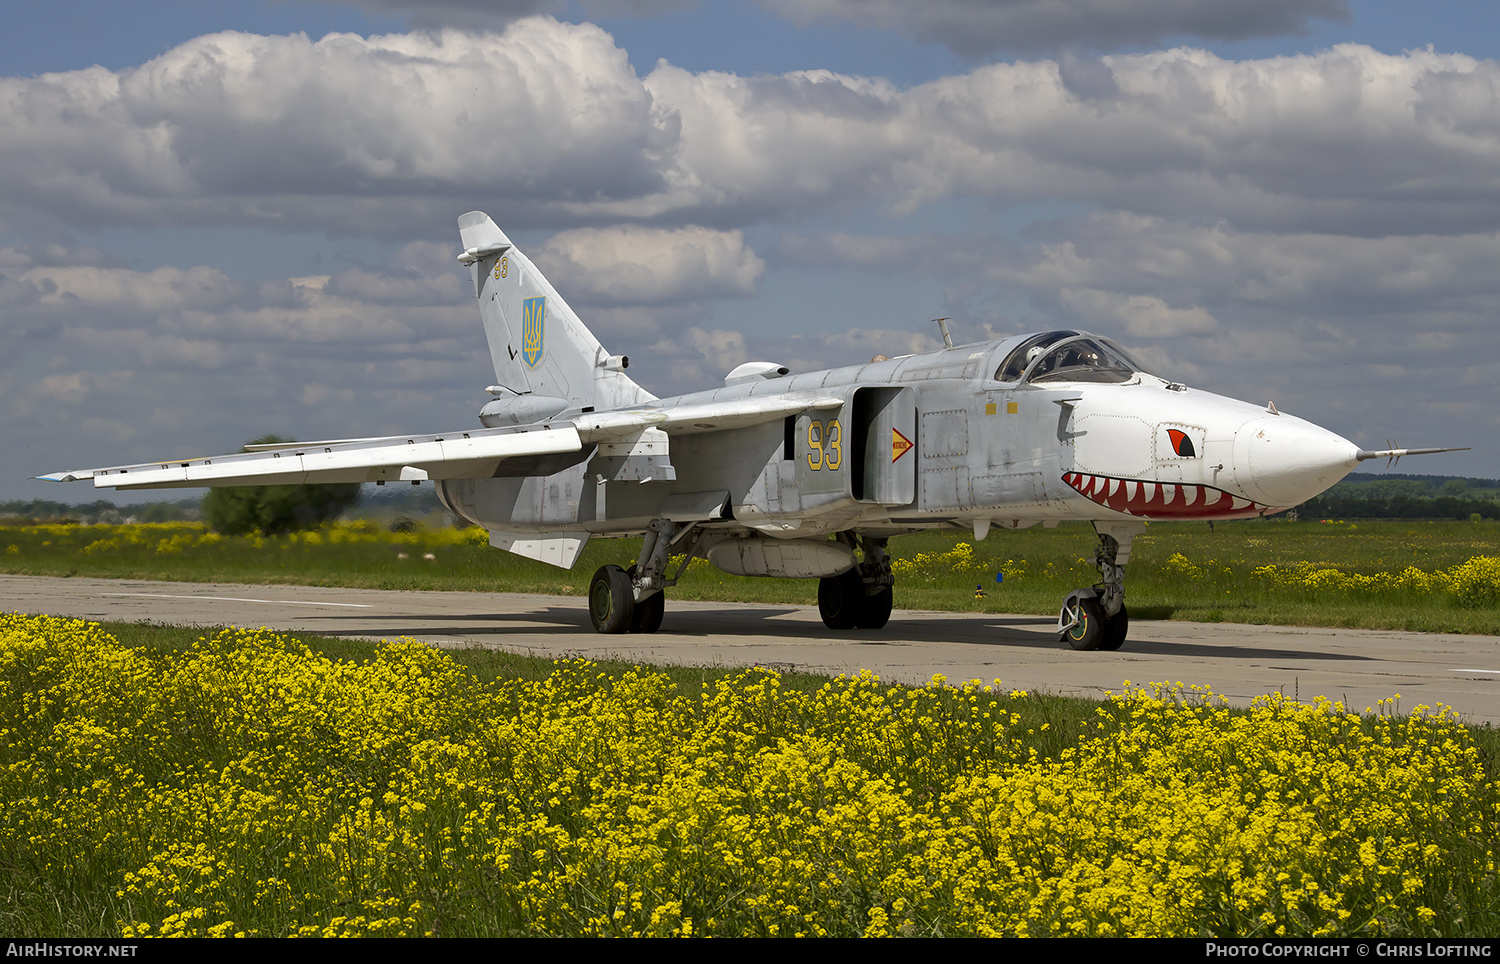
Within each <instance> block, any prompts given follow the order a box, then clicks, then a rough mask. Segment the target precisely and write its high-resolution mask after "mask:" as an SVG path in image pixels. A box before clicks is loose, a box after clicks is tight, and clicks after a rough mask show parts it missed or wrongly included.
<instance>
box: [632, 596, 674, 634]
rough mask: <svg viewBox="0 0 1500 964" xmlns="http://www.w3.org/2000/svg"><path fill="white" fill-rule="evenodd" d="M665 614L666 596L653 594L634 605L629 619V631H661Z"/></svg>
mask: <svg viewBox="0 0 1500 964" xmlns="http://www.w3.org/2000/svg"><path fill="white" fill-rule="evenodd" d="M666 613H667V594H666V593H664V592H654V593H652V594H651V595H649V596H647V597H646V598H645V599H642V600H641V601H640V602H638V603H636V604H635V613H634V614H633V615H632V616H631V617H630V631H631V632H632V633H654V632H656V631H657V630H658V629H661V620H662V617H663V616H665V615H666Z"/></svg>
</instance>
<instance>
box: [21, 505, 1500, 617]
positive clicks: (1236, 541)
mask: <svg viewBox="0 0 1500 964" xmlns="http://www.w3.org/2000/svg"><path fill="white" fill-rule="evenodd" d="M193 531H198V530H191V529H187V528H182V527H175V528H174V527H159V528H152V527H144V526H136V527H125V526H122V527H105V526H94V527H80V526H46V527H29V528H23V527H17V528H0V571H3V572H8V573H14V574H24V575H45V576H94V577H104V578H116V579H126V578H129V579H157V580H173V581H188V582H245V583H293V584H303V585H317V586H349V587H359V588H371V589H396V590H448V591H461V592H472V591H497V592H531V593H544V594H554V595H572V596H582V595H583V594H584V593H585V591H586V589H587V585H588V580H589V577H590V576H591V574H592V573H593V572H594V570H595V569H596V568H598V567H599V566H601V565H604V564H606V563H617V564H620V565H629V564H630V563H631V562H633V561H634V559H635V556H636V553H637V551H638V549H639V541H638V540H634V539H624V540H605V539H595V540H593V541H592V542H591V543H590V544H589V545H588V547H587V548H586V550H585V551H584V553H583V555H582V557H581V558H580V559H579V561H578V563H577V565H575V566H574V568H573V569H572V570H571V571H563V570H559V569H556V568H554V567H552V566H548V565H545V564H543V563H539V562H533V561H531V560H527V559H522V558H520V557H517V556H512V555H510V554H508V553H504V552H501V551H499V550H496V549H492V548H489V547H488V546H486V545H483V544H473V541H472V540H469V541H466V540H464V538H463V537H462V536H458V535H456V534H454V533H453V532H452V531H451V530H450V531H446V532H442V531H439V532H433V531H418V532H415V533H411V534H405V535H397V534H379V533H375V532H374V531H373V530H372V531H369V532H367V534H366V535H365V536H364V537H362V538H361V539H359V540H356V541H345V542H330V541H329V540H328V539H326V538H323V539H318V540H316V541H312V540H309V539H307V538H305V537H297V536H292V537H280V538H274V539H264V540H261V539H249V538H225V539H217V540H213V541H203V542H199V543H198V544H185V545H175V547H174V544H173V543H172V542H171V540H172V539H173V538H177V539H178V540H179V543H191V542H192V540H191V539H189V538H187V537H186V536H184V535H183V533H186V532H193ZM129 532H133V533H135V536H134V537H132V538H125V537H124V536H122V535H121V533H129ZM111 533H114V535H111ZM174 534H175V535H174ZM1094 541H1095V540H1094V534H1093V532H1092V530H1091V529H1090V528H1089V526H1087V525H1086V524H1064V525H1060V526H1058V527H1056V528H1053V529H1047V528H1043V527H1041V526H1036V527H1033V528H1030V529H1023V530H1021V531H1019V532H1005V531H1002V530H992V532H991V534H990V536H989V538H988V539H987V540H985V541H984V542H980V543H974V545H973V552H972V556H958V555H955V554H954V552H953V550H954V547H955V546H956V545H958V544H959V543H962V542H968V543H973V537H972V535H971V534H966V533H957V532H925V533H916V534H913V535H909V536H903V537H901V538H898V539H894V540H892V542H891V552H892V555H893V556H894V557H895V558H896V559H907V560H910V559H915V558H916V557H917V556H919V555H922V554H926V555H927V556H928V557H929V559H928V560H927V561H925V562H924V563H923V564H922V565H920V566H918V567H917V569H916V571H914V572H911V573H909V574H905V575H903V576H902V577H901V579H900V580H899V582H898V585H897V588H896V605H897V606H898V607H899V608H903V609H931V610H948V611H960V612H962V611H979V612H991V613H999V612H1005V613H1022V614H1036V615H1041V614H1051V613H1053V612H1055V611H1056V609H1057V606H1058V605H1059V603H1060V602H1061V600H1062V598H1063V596H1065V595H1066V594H1067V593H1068V592H1069V591H1071V590H1072V589H1075V588H1078V587H1081V586H1087V585H1090V584H1092V583H1094V582H1095V581H1096V580H1097V578H1098V576H1097V573H1096V571H1095V570H1094V568H1093V565H1092V553H1093V547H1094ZM100 545H103V546H104V547H105V548H98V546H100ZM90 546H95V548H94V549H93V550H92V551H90V548H89V547H90ZM163 547H165V548H163ZM403 553H404V554H405V556H406V558H404V559H403V558H400V555H401V554H403ZM428 554H431V555H432V556H433V557H434V558H433V559H431V560H428V559H425V558H424V556H426V555H428ZM1179 555H1180V556H1181V557H1182V559H1181V560H1180V561H1178V562H1174V561H1173V559H1174V556H1179ZM1486 555H1500V529H1497V527H1495V526H1494V525H1493V524H1474V523H1468V522H1359V523H1332V524H1329V523H1320V522H1290V521H1283V520H1276V521H1259V522H1244V523H1220V524H1218V525H1216V526H1214V527H1213V528H1210V527H1209V526H1208V525H1206V524H1203V523H1183V524H1175V525H1174V524H1158V525H1152V526H1150V527H1149V529H1148V530H1147V532H1146V533H1145V534H1144V535H1142V536H1140V537H1138V538H1137V539H1136V540H1135V544H1134V551H1133V555H1132V558H1131V560H1130V564H1129V567H1128V569H1127V575H1126V589H1127V593H1128V600H1129V606H1130V610H1131V614H1132V618H1134V619H1137V620H1139V619H1189V620H1198V621H1208V622H1240V623H1260V624H1286V625H1307V626H1337V627H1357V628H1369V629H1405V630H1416V631H1426V632H1463V633H1483V634H1490V635H1500V607H1496V606H1494V605H1480V606H1466V605H1464V604H1463V603H1464V602H1465V600H1461V599H1458V598H1455V597H1454V596H1453V595H1451V594H1448V593H1443V592H1414V591H1406V592H1399V593H1386V594H1371V593H1358V592H1353V591H1341V590H1318V591H1312V590H1308V591H1300V590H1296V589H1289V588H1286V587H1277V586H1274V585H1272V584H1271V583H1270V582H1269V581H1268V580H1266V579H1264V578H1260V577H1257V576H1255V574H1254V571H1255V569H1256V568H1258V567H1262V566H1268V565H1275V566H1281V567H1286V568H1290V567H1295V566H1296V565H1297V564H1299V563H1310V564H1312V565H1314V566H1315V567H1318V568H1336V569H1339V570H1341V571H1344V572H1350V573H1365V574H1371V573H1378V572H1399V571H1401V570H1403V569H1405V568H1406V567H1408V566H1412V567H1416V568H1418V569H1421V570H1424V571H1428V572H1432V571H1441V570H1447V569H1449V568H1451V567H1453V566H1457V565H1460V564H1462V563H1464V562H1466V561H1467V560H1469V559H1471V558H1473V557H1476V556H1486ZM1001 571H1004V572H1006V573H1007V575H1006V577H1005V580H1004V582H1002V583H997V582H996V581H995V575H996V573H997V572H1001ZM976 585H978V586H981V587H982V588H983V589H984V591H985V594H986V595H985V596H984V597H983V598H976V597H975V595H974V590H975V586H976ZM670 596H671V598H673V599H694V600H715V601H726V602H764V603H775V604H792V605H813V604H815V603H816V601H817V581H816V580H791V579H752V578H746V577H739V576H732V575H728V574H726V573H722V572H719V571H718V570H715V569H713V568H712V567H710V566H708V565H707V564H706V563H703V562H699V563H696V564H695V565H694V566H693V567H692V568H691V569H690V570H689V572H688V573H687V575H686V576H685V577H684V578H683V580H682V582H681V583H680V584H679V585H678V586H676V587H674V588H673V589H672V590H670Z"/></svg>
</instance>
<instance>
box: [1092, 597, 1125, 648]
mask: <svg viewBox="0 0 1500 964" xmlns="http://www.w3.org/2000/svg"><path fill="white" fill-rule="evenodd" d="M1129 631H1130V615H1129V613H1127V612H1126V611H1125V604H1124V603H1120V611H1119V612H1117V613H1115V614H1114V615H1113V616H1105V617H1104V638H1103V639H1101V640H1100V641H1099V648H1100V649H1106V650H1109V651H1110V652H1114V651H1115V650H1117V649H1119V648H1120V647H1121V646H1123V645H1125V635H1126V634H1127V633H1128V632H1129Z"/></svg>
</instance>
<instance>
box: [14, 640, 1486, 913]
mask: <svg viewBox="0 0 1500 964" xmlns="http://www.w3.org/2000/svg"><path fill="white" fill-rule="evenodd" d="M202 634H203V630H201V629H193V630H183V629H171V628H166V627H155V626H138V625H117V626H113V627H108V628H106V627H101V626H99V625H97V624H92V625H91V624H87V623H81V622H77V621H69V620H58V619H51V618H48V617H40V618H31V617H18V616H8V617H0V729H3V730H4V731H5V733H6V740H5V741H4V743H3V747H0V754H3V756H0V888H3V891H4V898H3V900H0V907H3V908H4V909H3V911H0V914H3V915H4V916H3V918H0V919H3V920H4V923H5V925H6V927H5V929H6V931H7V932H10V933H51V934H64V935H70V936H82V935H108V934H121V935H125V936H140V935H147V934H151V935H162V934H185V935H198V934H204V935H230V934H238V933H245V934H262V935H267V936H272V935H288V934H303V935H309V936H312V935H333V934H349V935H366V934H369V935H374V934H391V935H404V934H412V935H420V934H434V935H442V936H456V935H499V934H553V935H565V934H566V935H585V934H610V935H636V934H656V935H687V934H716V935H742V934H749V935H772V934H779V935H794V934H809V935H812V934H830V935H849V936H853V935H860V934H865V935H872V936H874V935H890V934H907V935H932V934H944V935H947V934H953V935H969V934H977V935H983V934H999V935H1015V934H1032V935H1069V934H1077V935H1178V936H1192V935H1203V934H1212V935H1238V936H1259V935H1287V936H1300V935H1312V934H1325V935H1377V934H1380V935H1415V936H1433V937H1439V936H1458V935H1478V936H1483V935H1492V934H1494V933H1496V932H1497V930H1500V910H1497V908H1500V877H1497V871H1500V867H1497V859H1496V853H1495V840H1496V838H1497V836H1500V834H1497V830H1500V827H1497V820H1500V785H1497V783H1496V779H1495V760H1496V754H1495V751H1496V739H1495V731H1494V730H1493V729H1490V728H1479V729H1475V728H1468V727H1464V726H1461V725H1459V724H1457V723H1455V722H1453V721H1452V720H1449V719H1447V718H1445V717H1443V716H1441V715H1439V716H1431V715H1427V714H1425V713H1417V714H1415V715H1413V716H1410V717H1401V716H1398V715H1396V714H1395V713H1394V712H1393V708H1392V707H1390V706H1389V705H1383V706H1382V707H1380V710H1379V712H1377V713H1372V714H1362V715H1361V714H1350V713H1345V712H1343V711H1342V710H1340V709H1339V708H1337V707H1334V706H1330V705H1328V704H1326V703H1321V704H1319V705H1317V706H1313V707H1307V706H1298V705H1296V704H1292V703H1289V702H1287V701H1284V700H1280V699H1272V700H1267V701H1265V702H1263V703H1261V704H1258V705H1257V706H1256V707H1253V708H1251V709H1249V710H1240V711H1231V710H1229V709H1227V708H1225V707H1223V706H1221V705H1219V704H1218V703H1217V701H1215V700H1214V699H1213V698H1212V697H1211V695H1210V694H1206V693H1203V692H1201V691H1197V690H1194V689H1190V690H1188V691H1186V692H1182V691H1166V692H1162V691H1149V690H1141V689H1138V688H1137V689H1132V690H1129V691H1127V692H1125V693H1124V694H1122V695H1121V696H1119V697H1117V698H1115V699H1112V700H1109V701H1106V702H1104V703H1094V702H1090V701H1084V700H1073V699H1058V698H1054V697H1048V696H1045V695H1038V694H1026V693H1007V692H1005V691H1004V690H1003V688H997V690H995V691H991V690H986V689H984V688H981V687H978V686H967V687H962V688H954V687H950V686H943V685H933V686H927V687H915V688H913V687H900V686H886V685H883V684H880V683H879V682H877V681H875V680H873V679H871V678H868V677H862V678H858V679H853V680H848V679H843V680H828V679H826V678H821V677H813V676H796V677H792V676H782V675H780V674H777V673H774V672H766V671H760V670H746V671H717V670H700V669H693V670H681V669H666V670H664V669H658V668H653V667H633V666H627V665H624V664H620V665H605V664H597V663H582V662H559V663H551V662H546V661H539V660H532V659H526V658H522V657H510V656H506V655H504V654H497V653H494V652H492V651H486V652H483V653H450V652H440V651H436V650H432V649H429V648H426V647H423V646H418V645H411V644H394V645H386V646H378V647H377V646H375V645H373V644H366V643H359V642H353V641H349V640H344V639H326V638H317V637H305V636H296V637H293V636H288V635H277V634H271V633H267V632H240V631H231V632H226V633H223V634H214V635H208V636H204V635H202Z"/></svg>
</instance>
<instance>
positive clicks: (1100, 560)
mask: <svg viewBox="0 0 1500 964" xmlns="http://www.w3.org/2000/svg"><path fill="white" fill-rule="evenodd" d="M1094 531H1096V532H1097V533H1098V534H1099V545H1098V547H1097V548H1096V549H1095V550H1094V565H1095V566H1097V567H1098V569H1099V576H1100V579H1101V581H1100V582H1098V583H1095V584H1094V585H1093V586H1091V587H1089V588H1088V589H1075V590H1074V591H1072V592H1070V593H1068V598H1067V599H1066V600H1064V601H1063V606H1062V612H1061V613H1059V614H1058V617H1057V634H1058V637H1059V638H1060V639H1062V640H1063V641H1064V642H1066V643H1067V644H1068V645H1069V646H1071V647H1073V648H1074V649H1084V650H1088V649H1103V650H1116V649H1119V648H1120V647H1121V646H1123V645H1124V644H1125V637H1126V635H1127V634H1128V633H1129V630H1130V614H1129V613H1128V612H1127V611H1126V609H1125V563H1127V562H1129V561H1130V543H1131V540H1132V539H1134V538H1135V537H1136V536H1137V535H1140V534H1141V533H1142V532H1144V531H1146V527H1145V526H1144V525H1142V524H1141V523H1129V522H1123V523H1104V522H1096V523H1094Z"/></svg>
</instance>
